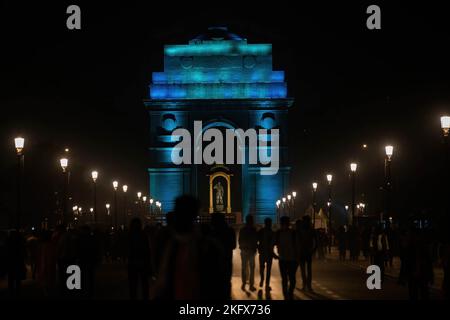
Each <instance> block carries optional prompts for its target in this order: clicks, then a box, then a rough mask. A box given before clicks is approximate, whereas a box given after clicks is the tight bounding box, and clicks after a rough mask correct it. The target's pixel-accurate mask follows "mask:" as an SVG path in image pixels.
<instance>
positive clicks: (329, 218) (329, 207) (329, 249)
mask: <svg viewBox="0 0 450 320" xmlns="http://www.w3.org/2000/svg"><path fill="white" fill-rule="evenodd" d="M332 181H333V175H332V174H327V182H328V203H327V204H328V208H327V209H328V233H329V237H328V239H329V246H328V251H329V252H331V243H332V239H331V234H332V231H331V229H332V223H331V182H332Z"/></svg>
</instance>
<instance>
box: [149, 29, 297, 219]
mask: <svg viewBox="0 0 450 320" xmlns="http://www.w3.org/2000/svg"><path fill="white" fill-rule="evenodd" d="M292 103H293V99H291V98H289V97H288V95H287V86H286V82H285V74H284V72H283V71H273V70H272V45H271V44H248V43H247V40H246V39H243V38H241V37H239V36H237V35H234V34H231V33H229V32H228V31H227V30H226V29H225V28H210V29H209V30H208V32H207V33H206V34H203V35H200V36H198V37H196V38H195V39H193V40H191V41H189V43H188V44H186V45H167V46H165V48H164V71H163V72H154V73H153V74H152V83H151V84H150V86H149V99H147V100H145V101H144V104H145V105H146V107H147V110H148V112H149V115H150V148H149V151H150V166H149V169H148V173H149V179H150V194H151V196H152V197H154V198H155V199H158V200H160V201H161V202H162V203H163V210H164V211H165V212H168V211H171V210H173V207H174V200H175V198H176V197H177V196H178V195H181V194H186V193H189V194H194V195H197V196H198V197H199V198H200V199H201V201H202V203H203V204H204V207H207V204H208V200H209V199H208V194H207V193H206V192H205V190H206V188H205V184H207V183H208V181H207V179H206V174H205V172H207V171H208V168H205V167H207V165H180V166H177V165H174V164H173V163H172V161H171V152H172V149H173V147H174V145H175V144H176V143H177V141H173V140H174V139H173V138H172V136H171V133H172V131H173V130H175V129H176V128H186V129H188V130H189V131H190V132H191V134H193V124H194V121H203V129H206V128H210V127H216V128H221V129H225V128H235V129H237V128H241V129H243V130H246V129H248V128H255V129H274V128H277V129H279V130H280V147H279V148H280V150H279V152H280V170H279V172H278V174H276V175H272V176H270V175H268V176H264V175H261V174H260V166H259V165H249V164H246V165H239V166H233V167H232V168H231V169H230V170H231V171H232V172H233V178H232V186H233V188H232V193H233V201H232V202H231V203H232V211H233V212H241V213H242V216H245V215H246V214H249V213H252V214H255V215H256V217H257V222H262V221H263V220H264V218H265V217H272V218H273V219H275V215H276V213H275V201H276V200H277V199H278V197H279V196H280V195H282V194H285V193H286V192H287V190H289V172H290V168H289V164H288V161H287V159H288V155H287V135H288V132H287V127H288V126H287V114H288V110H289V108H290V107H291V106H292ZM259 139H267V137H263V136H260V138H259ZM237 192H239V194H236V193H237ZM203 211H204V212H206V210H203Z"/></svg>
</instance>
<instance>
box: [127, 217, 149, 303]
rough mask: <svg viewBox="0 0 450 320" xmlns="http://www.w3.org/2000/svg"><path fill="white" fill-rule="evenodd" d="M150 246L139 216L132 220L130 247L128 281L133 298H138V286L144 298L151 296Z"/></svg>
mask: <svg viewBox="0 0 450 320" xmlns="http://www.w3.org/2000/svg"><path fill="white" fill-rule="evenodd" d="M150 263H151V261H150V247H149V241H148V238H147V235H146V234H145V233H144V231H143V230H142V223H141V220H140V219H139V218H134V219H132V220H131V222H130V233H129V247H128V283H129V289H130V297H131V299H133V300H134V299H137V297H138V294H137V293H138V287H139V286H140V287H141V294H142V298H143V299H144V300H146V299H148V297H149V276H150V268H151V264H150Z"/></svg>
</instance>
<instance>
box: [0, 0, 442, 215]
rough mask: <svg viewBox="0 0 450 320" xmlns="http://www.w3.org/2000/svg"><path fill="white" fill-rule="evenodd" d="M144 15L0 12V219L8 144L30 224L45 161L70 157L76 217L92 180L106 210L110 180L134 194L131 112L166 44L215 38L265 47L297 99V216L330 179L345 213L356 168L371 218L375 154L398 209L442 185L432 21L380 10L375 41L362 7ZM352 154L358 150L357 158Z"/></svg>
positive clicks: (138, 125) (44, 204)
mask: <svg viewBox="0 0 450 320" xmlns="http://www.w3.org/2000/svg"><path fill="white" fill-rule="evenodd" d="M125 3H126V4H125ZM153 3H154V2H150V1H146V2H142V3H139V4H129V3H128V2H123V3H122V4H111V3H108V2H105V3H103V4H101V3H98V4H96V5H94V4H91V3H88V2H79V1H74V2H70V3H69V2H61V3H58V4H57V3H55V4H48V3H42V2H37V3H33V4H31V3H30V4H25V3H23V2H20V3H17V2H16V1H3V2H1V7H0V39H1V40H0V41H1V46H0V52H1V53H0V55H1V56H2V57H1V62H0V63H1V64H0V106H1V115H0V150H2V151H1V152H0V176H1V177H2V178H1V181H2V183H1V185H0V210H2V211H4V210H8V208H13V207H14V168H15V159H14V150H13V146H12V138H13V137H14V136H15V135H17V134H22V135H24V136H25V138H26V139H27V140H26V148H27V150H26V174H27V181H28V190H27V199H30V201H28V203H29V204H30V203H34V204H35V207H36V208H37V210H40V211H48V210H49V209H48V208H49V203H50V200H49V199H51V195H52V192H54V191H55V190H58V188H59V183H60V181H59V180H58V179H60V175H58V173H59V164H58V161H57V159H58V158H59V156H60V154H61V152H62V151H63V148H64V147H65V146H68V147H70V149H71V155H70V160H71V165H72V171H73V174H72V176H73V180H72V189H73V190H74V191H73V196H74V198H75V199H76V200H75V201H76V202H77V203H79V204H80V205H83V206H84V207H85V208H87V207H88V206H89V202H90V200H89V199H91V194H90V188H89V187H90V186H89V181H90V177H89V172H90V170H92V169H93V168H94V167H95V168H97V169H98V170H99V171H100V175H101V179H100V181H99V183H100V187H101V194H100V198H101V200H100V201H102V202H105V201H106V200H108V201H111V192H109V191H110V189H112V187H111V181H112V179H113V178H116V177H117V179H119V181H120V182H126V183H128V184H129V185H130V187H131V190H130V191H132V192H133V193H135V191H137V189H139V190H142V191H145V190H146V188H147V173H146V168H147V159H148V158H147V157H148V154H147V149H146V148H147V144H148V141H147V137H148V125H147V122H148V121H147V120H148V117H147V114H146V111H145V109H144V106H143V103H142V99H144V98H146V97H147V93H148V90H147V87H148V84H149V82H150V78H151V72H152V71H162V68H163V66H162V63H163V45H164V44H168V43H180V44H181V43H187V41H188V40H189V39H191V38H193V37H194V36H196V35H197V34H200V33H202V32H203V31H204V30H205V29H206V28H207V27H208V26H211V25H219V24H220V25H227V26H228V27H229V30H230V31H232V32H234V33H237V34H239V35H241V36H244V37H246V38H247V39H248V41H249V42H250V43H267V42H268V43H273V51H274V52H273V58H274V69H275V70H285V71H286V74H287V81H288V85H289V95H290V96H293V97H295V99H296V102H295V104H294V108H293V110H292V111H291V112H292V114H291V116H290V121H291V123H290V141H291V143H290V155H291V164H292V166H293V168H294V169H293V176H292V185H293V189H296V190H298V191H299V193H300V195H301V196H302V199H303V200H302V201H303V205H306V204H307V202H308V200H309V188H310V184H311V182H312V181H313V180H318V181H319V183H321V184H325V173H326V172H327V171H330V172H332V173H333V174H334V175H335V181H336V187H335V189H336V199H337V200H338V201H339V202H341V203H348V201H349V196H348V195H349V181H348V164H349V162H350V160H351V159H356V160H358V161H359V162H360V168H361V175H360V177H359V180H358V189H359V191H360V192H365V193H366V197H367V200H366V201H367V202H368V203H369V205H371V208H372V210H374V211H375V210H376V209H377V207H379V206H380V199H379V195H380V191H378V187H379V186H380V185H381V184H382V181H383V153H384V149H383V147H384V145H385V144H386V143H392V144H394V145H395V147H396V150H395V159H394V161H395V162H394V167H393V173H394V183H395V185H394V186H395V192H396V196H397V199H398V200H397V206H398V207H399V208H401V209H402V210H403V211H409V210H412V211H415V210H417V208H426V207H433V206H434V205H433V204H432V203H431V201H435V200H436V199H437V197H438V196H439V195H440V193H439V192H438V191H439V189H440V186H441V183H442V179H441V177H442V175H440V174H439V170H440V169H441V168H442V146H441V140H440V129H439V116H440V115H441V113H444V112H447V113H450V90H449V89H450V87H449V85H450V80H449V79H450V77H449V71H450V70H449V69H450V64H449V59H450V58H449V57H450V54H449V53H450V52H449V50H448V48H447V43H448V42H449V40H450V39H449V31H450V23H448V17H447V16H446V15H445V12H446V11H445V10H444V8H441V7H439V6H438V5H431V4H429V2H427V5H426V6H425V4H423V5H420V6H419V5H415V4H411V2H407V4H402V5H400V4H399V5H398V7H394V6H392V5H380V6H381V10H382V30H377V31H370V30H368V29H367V28H366V27H365V21H366V18H367V14H366V13H365V10H366V7H367V5H368V4H372V3H367V4H356V3H355V4H351V3H347V2H346V3H345V4H344V2H343V1H340V2H339V3H338V4H334V5H332V6H331V5H328V4H325V3H323V4H318V5H316V6H315V7H310V6H306V5H301V4H300V5H297V6H296V8H293V7H292V6H291V5H289V4H287V3H282V2H276V5H277V7H274V6H275V3H274V2H272V3H271V4H270V5H269V4H266V5H259V6H257V5H256V4H255V5H250V4H247V5H244V4H243V2H242V1H241V2H240V3H235V4H233V3H232V2H222V3H220V4H219V3H217V4H215V5H214V8H213V6H212V5H211V4H209V5H206V4H195V3H193V2H190V3H189V4H184V5H175V4H174V3H169V4H168V5H166V7H156V6H155V5H154V4H153ZM214 3H215V2H214ZM69 4H79V5H80V7H81V10H82V30H81V31H69V30H67V29H66V17H67V15H66V14H65V11H66V8H67V6H68V5H69ZM256 8H258V9H256ZM362 143H367V144H368V145H369V148H368V150H367V151H365V152H362V150H361V148H360V146H361V144H362ZM325 194H326V192H325V191H323V192H322V194H321V196H322V197H323V199H325ZM27 210H28V214H29V212H30V205H28V206H27Z"/></svg>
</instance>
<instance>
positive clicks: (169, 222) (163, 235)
mask: <svg viewBox="0 0 450 320" xmlns="http://www.w3.org/2000/svg"><path fill="white" fill-rule="evenodd" d="M173 221H174V213H173V212H168V213H167V214H166V225H165V226H163V225H160V226H159V227H158V230H157V231H156V236H155V251H154V253H153V256H154V259H155V262H154V266H155V270H154V271H155V276H157V275H158V272H159V270H160V268H161V263H162V260H163V258H164V253H165V251H166V246H167V244H168V243H169V241H170V239H171V237H172V233H173V228H174V223H173Z"/></svg>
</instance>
